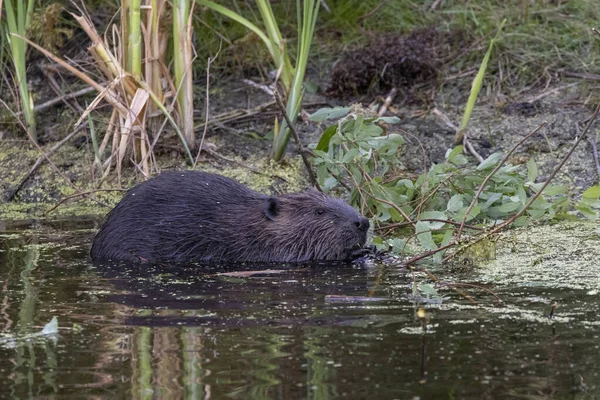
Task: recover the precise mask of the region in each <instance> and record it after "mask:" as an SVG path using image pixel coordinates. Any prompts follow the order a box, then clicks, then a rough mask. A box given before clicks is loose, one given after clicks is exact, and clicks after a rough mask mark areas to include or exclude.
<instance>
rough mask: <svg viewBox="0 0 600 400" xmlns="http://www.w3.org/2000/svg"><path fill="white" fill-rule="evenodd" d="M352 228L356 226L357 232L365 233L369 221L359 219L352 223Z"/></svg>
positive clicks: (362, 218)
mask: <svg viewBox="0 0 600 400" xmlns="http://www.w3.org/2000/svg"><path fill="white" fill-rule="evenodd" d="M354 226H356V228H357V229H358V230H359V231H362V232H366V231H368V230H369V220H368V219H367V218H365V217H359V218H358V219H357V220H356V221H354Z"/></svg>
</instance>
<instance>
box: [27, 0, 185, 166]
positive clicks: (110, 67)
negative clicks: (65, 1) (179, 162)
mask: <svg viewBox="0 0 600 400" xmlns="http://www.w3.org/2000/svg"><path fill="white" fill-rule="evenodd" d="M185 3H186V1H185V0H180V1H179V3H178V4H177V7H180V6H182V7H185ZM167 4H168V3H167V2H166V1H165V0H122V1H121V12H120V18H119V19H118V22H119V27H118V29H114V27H113V26H109V27H108V29H109V30H110V31H112V32H120V34H119V35H104V36H101V35H100V34H99V33H98V32H97V31H96V28H95V26H94V24H93V23H92V20H91V18H90V17H89V16H88V15H87V13H86V12H85V10H83V9H80V10H79V11H80V12H81V15H76V14H71V15H72V16H73V18H74V19H75V21H76V22H77V23H78V24H79V25H80V26H81V28H82V29H83V31H84V32H85V33H86V34H87V35H88V36H89V38H90V40H91V42H92V44H91V46H90V47H89V48H88V51H89V52H90V54H91V55H92V56H93V58H94V60H95V61H96V66H97V67H98V69H99V70H100V72H101V74H102V76H103V77H104V79H105V82H97V81H95V80H94V79H92V77H91V76H90V75H89V73H86V72H83V71H81V70H78V69H76V68H75V67H73V66H72V65H70V64H69V63H67V62H65V61H64V60H61V59H60V58H58V57H57V56H55V55H53V54H51V53H50V52H49V51H47V50H45V49H42V48H41V47H40V46H37V45H35V44H33V43H31V42H30V43H31V44H32V45H33V46H34V47H35V48H36V49H38V50H39V51H41V52H42V53H44V54H45V55H46V56H48V57H50V58H51V59H52V60H53V61H55V62H57V63H58V64H60V65H61V66H63V67H64V68H65V69H67V70H68V71H70V72H71V73H73V74H74V75H76V76H77V77H78V78H80V79H82V80H83V81H84V82H86V83H88V84H89V85H91V86H92V87H94V88H96V89H97V91H98V92H99V94H98V96H97V97H96V99H95V100H94V101H93V102H92V103H91V104H90V105H89V106H88V107H87V109H86V111H85V112H84V114H83V115H82V116H81V117H80V119H79V122H78V123H80V122H82V121H84V120H86V118H87V117H88V116H89V114H90V112H91V111H92V110H93V109H94V108H96V107H97V106H98V104H100V103H101V102H102V101H107V102H108V103H109V104H110V105H111V106H112V115H111V117H110V122H109V124H108V129H107V131H106V133H105V134H104V138H103V139H102V141H101V142H100V140H99V137H98V138H97V142H100V143H99V145H98V146H97V147H98V149H97V151H96V158H99V159H100V163H101V171H102V176H103V177H106V176H107V175H108V174H109V173H110V171H111V170H112V167H113V165H114V166H116V172H117V175H118V176H119V177H120V174H121V170H122V166H123V163H124V161H125V160H126V159H130V160H132V161H133V163H134V165H135V167H136V168H137V169H138V170H139V171H141V172H142V173H143V174H144V175H146V176H148V175H150V173H151V172H152V170H156V169H157V168H156V164H155V162H154V155H153V151H152V150H153V147H154V144H155V143H156V142H157V140H158V138H159V137H160V135H161V131H162V127H163V126H164V124H166V123H169V124H170V125H171V126H172V128H173V129H174V130H175V132H177V134H178V135H179V137H180V139H181V142H182V145H183V148H184V149H185V151H186V154H187V156H188V158H189V160H190V162H191V163H193V157H192V154H191V151H190V145H191V144H193V143H194V140H193V139H194V138H193V121H192V119H191V116H192V114H191V113H190V110H193V104H192V98H191V96H190V94H189V93H191V89H192V87H191V84H192V81H191V73H190V72H187V71H191V68H190V63H191V60H192V56H191V36H192V29H191V26H190V25H189V7H188V8H187V10H188V13H187V14H182V15H183V18H185V19H186V21H187V23H186V24H184V25H176V26H177V27H178V29H180V30H179V31H174V32H173V36H172V39H173V40H174V42H180V39H181V38H182V37H183V38H185V39H186V40H188V42H187V43H185V42H184V43H185V46H184V48H178V50H179V51H177V53H178V54H177V56H179V57H180V58H181V59H182V60H184V61H183V63H182V62H181V61H179V64H178V65H177V68H179V69H180V70H183V71H186V72H185V73H184V74H183V75H182V78H181V79H178V80H176V81H177V82H178V83H177V85H178V87H175V86H174V84H172V82H173V81H174V80H173V79H172V77H171V76H169V73H168V71H169V69H168V66H167V65H166V62H165V60H164V52H165V51H164V50H165V48H166V43H167V40H168V39H169V36H168V31H167V30H164V29H161V21H162V20H163V19H164V18H165V16H166V14H167V13H168V12H169V11H172V12H174V13H175V9H170V8H168V7H167ZM187 4H188V6H189V1H188V2H187ZM174 19H177V18H176V17H174ZM179 21H181V20H179ZM107 37H110V38H111V39H115V40H116V43H109V42H107ZM174 46H175V44H174ZM165 85H166V86H165ZM178 91H181V92H184V93H185V94H186V97H185V98H184V99H182V98H179V97H176V98H175V100H169V99H172V97H170V98H166V96H165V95H164V93H176V92H178ZM183 101H185V102H186V104H181V103H182V102H183ZM174 108H176V109H177V110H186V112H188V113H189V114H188V115H187V116H186V117H181V116H180V124H178V123H177V122H176V121H175V120H174V119H173V117H172V114H173V110H174ZM156 112H158V113H159V115H161V116H162V119H161V120H160V121H154V122H155V123H153V124H152V128H153V131H151V132H149V131H148V119H149V118H150V116H151V115H154V114H156ZM190 127H191V128H190ZM106 149H110V156H108V157H107V158H105V159H103V155H104V154H105V150H106ZM96 164H98V161H96Z"/></svg>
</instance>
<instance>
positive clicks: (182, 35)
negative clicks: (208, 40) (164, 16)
mask: <svg viewBox="0 0 600 400" xmlns="http://www.w3.org/2000/svg"><path fill="white" fill-rule="evenodd" d="M191 11H192V7H191V4H190V1H189V0H174V1H173V49H174V54H173V67H174V74H175V88H176V89H177V110H178V112H179V121H180V124H181V126H182V128H183V134H184V136H185V138H186V139H187V142H188V144H189V145H190V146H192V147H195V145H196V138H195V135H194V104H193V103H194V92H193V89H194V88H193V85H192V83H193V82H192V61H193V58H192V19H191V18H192V13H191Z"/></svg>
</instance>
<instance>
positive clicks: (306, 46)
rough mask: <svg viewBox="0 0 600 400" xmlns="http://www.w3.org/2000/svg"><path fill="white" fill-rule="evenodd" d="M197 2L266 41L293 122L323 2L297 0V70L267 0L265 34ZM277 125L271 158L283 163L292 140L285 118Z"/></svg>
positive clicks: (261, 0) (262, 2)
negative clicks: (282, 160)
mask: <svg viewBox="0 0 600 400" xmlns="http://www.w3.org/2000/svg"><path fill="white" fill-rule="evenodd" d="M196 2H197V3H199V4H201V5H204V6H206V7H208V8H210V9H211V10H213V11H216V12H218V13H220V14H222V15H224V16H226V17H228V18H231V19H232V20H234V21H236V22H238V23H240V24H242V25H244V26H245V27H246V28H248V29H250V30H251V31H252V32H254V33H255V34H256V35H257V36H258V37H259V38H260V39H261V40H262V41H263V43H264V44H265V46H266V48H267V50H268V51H269V54H270V55H271V58H272V60H273V63H274V64H275V67H276V68H277V76H278V77H279V79H280V80H281V86H282V89H283V92H284V94H285V95H286V98H287V104H286V113H287V114H288V117H289V118H290V120H292V121H293V120H294V119H295V118H296V116H297V115H298V113H299V112H300V107H301V105H302V95H303V87H302V84H303V82H304V74H305V72H306V66H307V63H308V56H309V51H310V46H311V44H312V38H313V36H314V32H315V25H316V22H317V17H318V15H319V7H320V5H321V1H320V0H304V1H302V0H296V14H297V15H296V16H297V20H296V23H297V27H298V53H297V56H296V65H295V67H294V66H293V65H292V62H291V61H290V58H289V56H288V54H287V51H286V47H285V41H284V40H283V37H282V36H281V31H280V29H279V26H278V24H277V21H276V19H275V15H274V13H273V10H272V8H271V4H270V3H269V1H268V0H257V1H256V3H257V6H258V9H259V11H260V15H261V18H262V23H263V25H264V26H265V31H266V32H263V31H262V30H261V29H260V28H259V27H258V26H256V25H255V24H253V23H252V22H250V21H248V20H247V19H246V18H244V17H242V16H241V15H240V14H238V13H236V12H234V11H232V10H230V9H228V8H226V7H223V6H221V5H219V4H216V3H214V2H212V1H209V0H196ZM277 126H278V128H276V131H275V134H274V138H273V149H272V151H271V158H272V159H273V160H275V161H280V160H281V159H282V158H283V156H284V155H285V149H286V147H287V144H288V142H289V139H290V130H289V127H288V125H287V122H286V120H285V118H284V119H282V121H281V122H280V123H279V124H277Z"/></svg>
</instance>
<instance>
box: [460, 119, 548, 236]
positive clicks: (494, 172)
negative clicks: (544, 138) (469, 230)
mask: <svg viewBox="0 0 600 400" xmlns="http://www.w3.org/2000/svg"><path fill="white" fill-rule="evenodd" d="M545 125H546V123H545V122H542V123H541V124H540V125H539V126H538V127H537V128H535V129H534V130H533V131H531V132H530V133H528V134H527V135H525V137H523V138H522V139H521V140H519V142H518V143H517V144H515V145H514V146H513V147H512V148H511V149H510V150H509V152H508V153H506V155H505V156H504V158H503V159H502V160H501V161H500V162H499V163H498V165H496V168H494V169H493V170H492V172H490V173H489V174H488V175H487V176H486V177H485V179H484V180H483V182H481V185H479V189H478V190H477V193H475V197H473V200H472V201H471V204H469V207H468V208H467V211H466V212H465V215H464V217H463V219H462V222H461V224H460V228H459V229H458V233H457V235H456V241H457V242H460V237H461V235H462V232H463V229H464V226H465V222H466V221H467V218H468V217H469V213H470V212H471V210H472V209H473V207H475V204H477V199H479V196H480V195H481V193H482V192H483V189H485V186H486V185H487V183H488V182H489V181H490V179H492V177H493V176H494V175H495V174H496V172H498V170H499V169H500V168H502V166H503V165H504V164H505V163H506V161H508V159H509V158H510V156H511V155H512V154H513V153H514V152H515V150H516V149H517V148H519V146H521V145H522V144H523V143H524V142H525V141H526V140H527V139H529V138H530V137H532V136H533V135H535V134H536V133H537V132H538V131H539V130H540V129H542V127H544V126H545Z"/></svg>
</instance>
